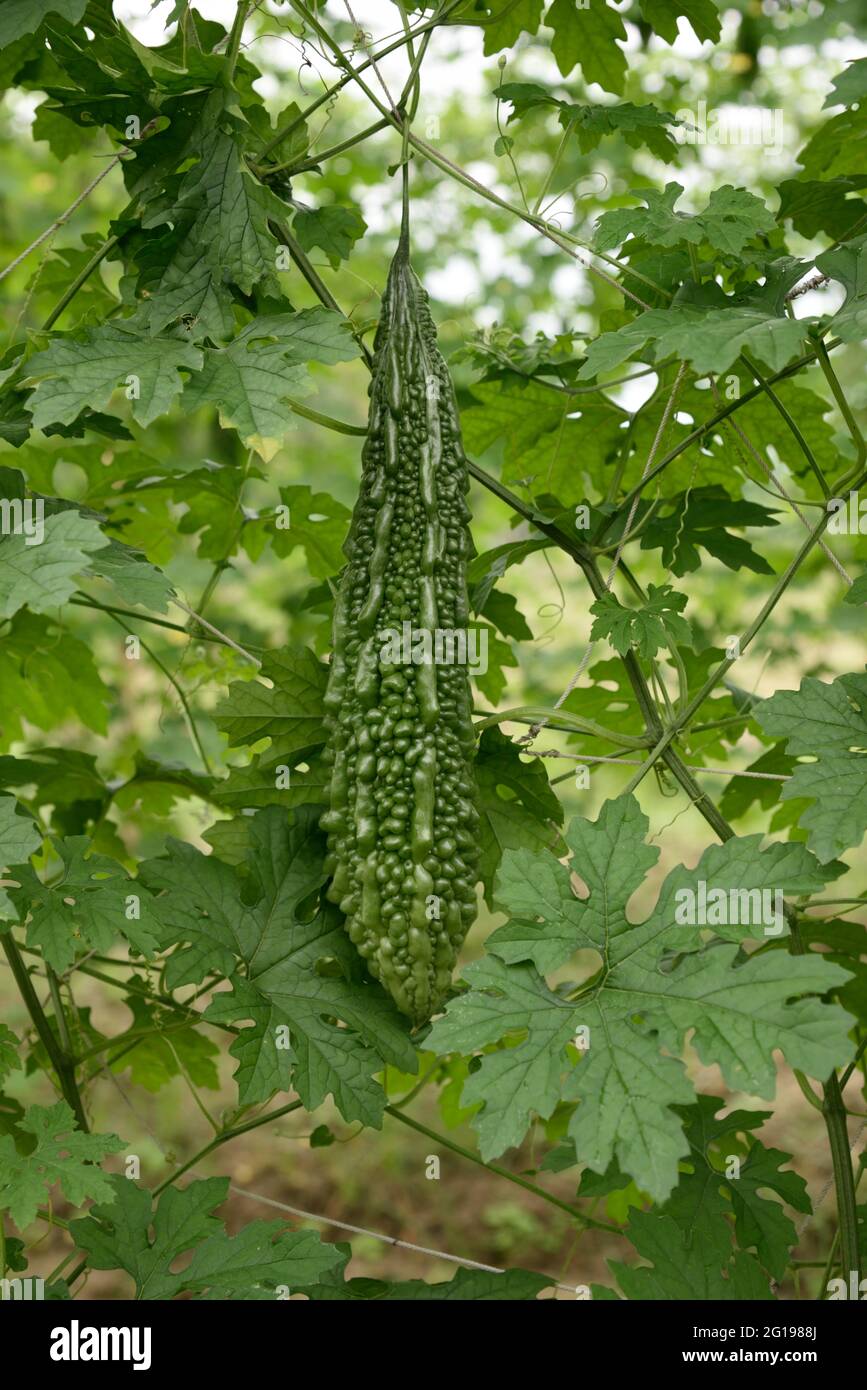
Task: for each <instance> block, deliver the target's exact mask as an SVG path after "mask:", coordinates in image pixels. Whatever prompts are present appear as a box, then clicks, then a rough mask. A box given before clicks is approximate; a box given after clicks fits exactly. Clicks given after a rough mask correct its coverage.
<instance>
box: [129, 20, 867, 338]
mask: <svg viewBox="0 0 867 1390" xmlns="http://www.w3.org/2000/svg"><path fill="white" fill-rule="evenodd" d="M766 3H767V0H766ZM350 4H351V7H352V12H353V15H354V16H355V18H356V19H357V20H358V22H359V24H360V25H361V26H362V27H363V28H364V29H365V30H366V31H367V32H368V33H370V34H371V35H372V36H373V41H374V46H377V45H378V44H380V43H381V42H382V40H383V38H384V37H386V36H391V35H396V34H397V33H398V32H399V30H400V16H399V12H398V10H397V8H396V7H395V6H394V5H392V4H391V3H390V2H389V0H350ZM195 8H196V9H197V10H198V11H199V12H200V13H201V14H203V15H204V16H205V17H206V18H208V19H215V20H219V21H220V22H221V23H223V24H224V25H226V26H227V27H228V25H230V24H231V21H232V19H233V17H234V14H235V8H236V6H235V0H195ZM342 8H343V7H342V6H340V5H332V6H330V13H331V14H332V15H335V16H336V15H338V14H340V12H341V9H342ZM816 8H817V11H818V9H819V7H818V6H817V7H816ZM114 9H115V13H116V15H117V17H118V18H119V19H120V20H121V21H122V22H123V23H125V24H127V25H128V26H129V27H130V29H131V30H132V32H133V33H134V34H135V36H136V38H138V39H139V40H140V41H141V42H143V43H146V44H150V45H157V44H159V43H161V42H164V40H165V34H166V30H165V18H166V16H167V15H168V14H169V13H170V3H169V0H162V3H159V4H157V5H156V7H155V8H151V0H115V5H114ZM263 9H264V10H265V12H266V13H269V14H272V15H273V16H274V20H275V23H274V28H275V30H276V29H277V27H278V26H281V27H285V26H286V24H287V22H288V21H289V20H290V19H291V17H292V11H291V9H290V8H289V6H286V5H284V6H280V7H279V9H276V10H275V9H273V7H272V6H270V5H268V4H267V3H266V5H265V6H264V7H263ZM723 14H724V30H723V38H724V39H726V38H730V37H731V35H732V34H733V32H734V31H735V28H736V25H737V23H738V20H739V15H737V14H736V13H735V12H733V11H729V12H727V13H726V12H725V10H724V9H723ZM345 17H346V18H347V19H348V18H349V16H348V14H346V15H345ZM627 29H628V30H629V31H630V33H629V39H628V42H627V49H631V48H634V47H636V46H637V42H638V38H637V32H636V31H635V30H633V29H632V26H631V25H627ZM248 32H249V31H248ZM651 42H652V44H653V45H654V46H655V48H656V50H657V51H658V52H659V53H660V54H661V55H663V59H662V60H663V61H664V62H665V64H666V71H671V72H674V73H678V72H680V73H681V74H682V75H683V76H687V75H689V76H690V77H692V78H693V79H695V77H696V74H695V72H694V68H695V66H696V65H697V64H699V65H702V66H703V65H704V63H706V62H707V61H708V57H710V58H711V59H712V58H713V57H714V54H713V45H711V44H701V43H699V42H698V40H697V39H696V38H695V35H694V34H693V32H692V29H691V28H690V27H689V25H688V24H687V23H686V22H685V21H684V20H680V34H679V37H678V39H677V41H676V43H675V44H674V45H671V46H670V45H668V44H664V43H662V41H661V40H658V39H653V40H652V41H651ZM865 51H867V47H865V45H864V44H862V43H859V42H858V41H857V40H854V39H852V40H846V41H838V40H828V41H827V42H826V43H824V44H823V45H822V53H821V59H822V61H818V62H817V56H818V55H817V54H816V53H815V52H814V51H813V50H812V49H810V48H808V47H805V46H790V47H783V48H781V49H771V50H769V51H768V53H767V55H765V54H764V53H763V55H762V59H763V64H762V66H763V68H764V67H765V66H766V65H767V64H771V63H773V65H774V88H775V90H777V91H779V92H781V93H782V97H783V101H784V103H785V105H786V106H788V109H789V110H793V109H795V107H796V106H797V109H799V110H800V111H803V112H805V113H806V114H807V115H809V116H811V117H812V116H816V115H818V113H819V111H820V109H821V106H822V102H823V100H824V97H825V95H826V93H827V91H828V88H829V82H830V77H831V76H832V75H833V73H834V72H835V71H839V70H841V69H842V68H843V67H844V66H845V64H846V62H847V61H849V60H851V59H852V58H855V57H859V56H862V55H863V54H864V53H865ZM445 52H447V53H448V54H449V57H448V60H444V59H443V58H441V57H439V56H438V55H439V54H443V53H445ZM250 56H251V58H252V59H253V61H256V59H257V56H258V57H261V58H262V59H264V58H265V57H266V56H267V61H268V63H269V64H270V65H272V66H273V67H274V68H275V69H276V70H278V71H279V70H285V71H286V72H287V73H291V74H292V75H293V76H294V75H295V74H296V73H297V72H298V69H299V66H300V59H301V46H300V43H297V42H295V41H294V40H293V39H292V37H291V35H289V34H288V33H287V35H286V37H282V38H281V37H274V38H270V37H268V38H262V39H259V40H257V41H255V42H254V43H253V44H252V45H251V47H250ZM311 56H312V58H313V60H314V61H315V62H316V63H317V67H318V70H319V72H320V74H321V77H322V79H323V84H327V83H329V82H333V81H334V79H335V76H336V75H337V74H336V70H335V68H333V67H332V66H330V65H329V64H326V63H321V62H320V61H319V60H318V57H317V55H316V54H315V53H313V54H311ZM720 56H721V55H719V54H717V55H716V57H717V60H718V61H719V60H720ZM723 60H724V58H723ZM765 60H767V63H766V62H765ZM495 64H496V57H487V58H486V57H484V56H483V54H482V33H481V31H480V30H473V29H472V28H470V27H468V26H454V27H447V28H445V29H444V30H442V31H440V32H439V33H438V34H435V35H434V38H433V40H432V42H431V45H430V48H429V50H428V54H427V56H426V58H425V66H424V88H423V107H422V111H421V113H420V115H421V116H422V119H424V118H427V117H430V116H432V115H438V114H440V113H441V112H443V111H444V110H445V109H446V107H448V106H449V105H450V103H451V102H452V101H453V98H454V94H455V91H456V90H457V91H459V92H460V94H461V101H462V104H463V105H464V106H465V107H466V108H467V109H468V110H469V111H472V113H473V115H477V114H478V113H480V112H481V110H482V108H483V106H485V107H487V108H488V109H489V110H491V115H492V116H493V110H492V103H491V98H490V88H491V85H492V83H491V76H492V74H493V73H495V72H496V68H495ZM378 66H379V67H380V71H381V72H382V74H383V77H384V78H385V81H386V83H387V84H388V86H389V88H390V90H392V91H393V92H396V91H397V90H399V89H400V87H401V85H402V83H403V80H404V78H405V76H406V72H407V61H406V57H405V55H404V53H403V51H399V52H397V53H395V54H393V55H390V56H389V57H386V58H385V59H383V61H382V62H381V63H380V64H379V65H378ZM515 69H516V72H515V76H516V77H517V71H518V70H519V71H520V77H521V79H522V80H528V79H532V78H533V77H538V78H540V79H545V80H547V81H548V82H549V83H553V82H554V81H555V80H557V78H558V74H557V73H556V69H555V67H554V64H553V60H552V59H551V57H550V55H549V54H546V53H545V52H544V51H543V50H542V49H541V48H537V49H535V50H534V49H532V48H528V49H525V50H522V51H521V53H520V59H519V61H518V62H516V63H515ZM508 76H509V74H508V73H507V79H508ZM368 80H369V81H371V83H372V84H373V85H374V86H375V85H376V81H375V78H374V76H373V74H372V73H371V72H369V73H368ZM304 85H305V87H306V89H307V90H308V91H309V92H310V93H311V99H312V96H314V95H315V94H316V92H317V90H321V88H319V87H318V86H317V81H316V77H315V76H314V74H313V73H312V72H311V71H310V69H307V70H306V72H305V78H304ZM562 85H564V86H565V87H566V88H568V87H569V85H570V82H569V81H568V80H567V81H566V82H565V83H564V84H562ZM582 85H583V84H582ZM661 85H662V78H661V76H660V75H657V74H651V75H650V78H649V80H648V81H647V83H646V85H645V90H644V96H645V97H646V99H647V100H649V101H652V100H653V99H654V96H655V94H656V93H655V89H657V88H659V87H661ZM694 85H700V83H699V84H694ZM257 86H258V88H259V90H260V91H261V92H262V95H263V96H264V97H265V98H266V99H272V98H277V97H278V96H279V90H278V84H277V83H276V82H275V81H274V79H273V78H271V77H269V76H266V77H264V78H263V79H262V81H261V83H258V84H257ZM586 91H587V99H589V100H590V101H601V102H611V101H612V100H614V98H613V97H612V96H611V94H610V93H606V92H604V91H603V90H602V89H601V88H600V87H598V86H596V85H595V84H591V85H590V86H588V87H587V88H586ZM786 97H790V100H789V101H788V102H787V101H786ZM507 110H508V108H506V111H507ZM721 110H722V112H723V119H724V120H725V122H726V123H729V122H731V123H732V124H735V125H737V123H738V122H739V121H740V120H742V119H749V115H748V110H747V108H746V107H745V106H742V107H739V106H738V105H731V106H727V107H725V108H721ZM506 111H504V112H503V113H502V120H503V121H504V122H505V117H506ZM371 119H375V116H374V115H373V114H372V115H371ZM783 121H784V138H783V149H782V151H780V152H779V153H777V152H775V151H774V150H773V149H769V148H767V147H760V146H755V145H754V146H746V145H744V146H737V145H727V146H726V145H720V146H709V145H707V146H704V147H703V149H702V152H701V153H702V159H701V165H698V164H692V163H688V164H687V165H686V166H685V167H684V168H678V169H677V171H676V173H675V172H674V171H672V170H671V169H670V168H669V169H668V170H667V171H663V170H662V166H659V165H657V164H656V161H654V160H653V159H652V157H651V156H650V155H649V154H645V153H644V152H643V151H637V152H636V155H635V166H636V167H637V168H639V169H641V171H642V172H647V173H650V172H652V171H654V172H661V173H662V181H666V182H667V181H668V180H669V179H671V178H676V179H677V181H678V182H680V183H683V184H684V185H685V186H686V195H685V199H684V205H685V206H689V198H690V193H691V191H692V190H696V194H697V196H698V197H700V196H701V194H702V193H705V194H706V193H707V192H709V191H710V188H712V187H713V186H714V184H721V183H726V182H732V183H735V184H749V182H750V177H751V171H755V172H756V173H757V172H758V171H759V170H760V169H761V170H762V172H764V173H765V174H768V173H771V174H773V173H774V171H775V169H778V170H779V176H780V177H781V178H782V177H791V176H792V175H793V173H795V172H796V170H794V169H793V168H792V159H793V155H794V153H795V152H796V150H797V148H798V145H799V136H798V132H797V131H796V130H795V129H793V128H792V126H791V123H790V125H789V128H788V129H786V128H785V109H784V111H783ZM434 143H436V144H437V145H438V146H439V147H440V148H441V149H442V150H443V152H444V153H445V154H447V155H448V154H449V153H450V151H449V148H448V123H447V122H443V126H442V132H441V135H440V138H439V140H437V141H434ZM604 151H605V146H604V142H603V145H602V146H601V147H600V149H599V151H598V152H597V154H598V165H599V167H600V169H603V170H604V169H605V167H606V165H605V153H604ZM525 161H526V168H527V170H528V173H529V177H530V179H531V181H532V179H533V175H534V174H535V173H537V170H536V169H534V165H533V156H532V153H529V154H528V153H527V152H523V153H522V155H521V162H522V172H523V168H524V165H525ZM468 167H469V171H470V172H471V173H472V174H473V176H474V177H475V178H477V179H479V180H480V181H481V182H483V183H484V184H486V186H488V187H490V188H493V189H495V190H496V191H497V192H498V193H499V194H500V195H501V196H503V197H505V198H507V199H509V200H510V201H513V202H514V201H516V200H517V196H518V195H517V191H516V189H515V188H514V186H513V184H512V182H511V181H509V182H507V181H506V180H507V179H511V171H510V169H509V166H508V164H507V163H506V161H505V160H500V161H495V160H494V158H493V156H492V155H491V156H490V157H486V158H483V159H480V160H478V161H475V162H473V163H471V164H470V165H469V166H468ZM538 174H539V177H543V176H544V162H542V163H541V164H540V165H539V168H538ZM618 191H625V190H624V189H621V188H620V187H619V186H618ZM472 196H473V195H472V194H465V192H464V190H457V192H456V196H455V197H444V198H442V199H439V200H437V203H436V204H435V205H434V206H431V207H430V208H429V209H428V208H426V209H425V218H424V219H420V220H418V221H417V223H416V230H415V236H416V240H418V241H419V243H420V244H422V245H424V246H425V247H426V248H427V249H429V248H430V247H432V246H433V245H434V244H439V245H440V246H444V245H448V244H449V243H451V244H452V245H454V231H455V226H456V223H455V210H456V206H457V198H458V197H459V198H460V199H461V201H463V199H464V197H469V198H472ZM357 199H358V202H359V203H360V205H361V208H362V212H363V214H364V217H365V220H366V221H367V223H368V225H369V226H370V227H371V228H372V229H375V230H381V229H383V228H384V227H387V226H389V225H391V224H393V221H394V189H393V186H392V184H391V181H389V180H383V182H382V183H381V184H379V185H376V186H374V187H372V188H371V187H363V188H360V189H358V190H357ZM572 207H573V204H572V202H571V200H569V199H563V201H562V202H561V203H560V204H559V205H558V208H557V209H556V211H555V212H554V213H553V214H552V215H553V216H556V215H557V214H558V213H559V215H560V216H562V218H563V222H564V225H565V226H569V225H570V222H571V213H572ZM462 235H463V236H465V237H466V235H467V231H466V227H465V224H462ZM470 235H471V236H472V238H473V245H472V248H471V249H472V255H467V254H463V255H462V254H460V253H455V254H451V255H449V256H448V259H447V260H446V261H445V263H444V264H443V265H442V266H441V267H440V268H439V269H437V270H433V271H431V270H429V271H428V274H427V275H426V281H427V287H428V289H429V290H430V292H431V294H432V295H433V296H434V298H435V299H436V300H438V301H439V302H440V303H441V304H449V303H450V304H462V303H464V302H465V301H466V300H468V299H469V300H471V301H472V300H474V299H476V298H477V296H478V292H479V267H480V266H481V267H483V268H484V274H485V279H486V280H488V282H489V283H490V282H491V281H492V280H494V279H496V278H497V277H499V276H502V277H505V278H507V279H508V280H510V281H511V282H512V283H514V284H521V283H522V282H523V283H526V281H527V280H528V278H529V273H528V272H527V271H526V269H525V267H524V265H523V264H522V261H521V257H520V247H521V245H522V244H525V243H526V242H528V241H530V240H532V239H533V238H534V237H535V236H536V235H537V234H536V233H535V232H534V231H533V230H532V229H531V228H530V227H527V226H526V225H524V224H520V223H518V222H517V221H516V225H515V228H514V229H513V232H511V233H510V238H509V245H508V246H507V245H505V244H504V240H503V237H502V236H501V235H499V234H498V233H495V232H494V231H493V229H492V228H491V227H490V225H489V224H485V222H484V221H483V220H480V221H479V222H477V223H476V225H475V226H474V228H473V229H472V231H471V233H470ZM551 289H552V292H553V294H554V295H555V296H556V297H557V299H558V300H560V301H561V302H564V303H567V304H571V305H573V306H574V309H575V313H574V318H575V321H576V326H577V327H580V326H582V325H581V311H580V306H581V304H582V302H586V298H587V295H586V271H584V270H583V269H582V267H581V266H580V265H577V264H576V263H575V262H574V261H564V263H563V264H562V265H561V266H558V267H557V268H556V269H555V270H554V273H553V275H552V280H551ZM797 307H798V313H799V317H801V316H804V315H808V314H810V313H827V312H828V311H829V310H830V309H831V308H832V307H835V306H832V305H831V304H830V302H829V295H828V292H827V291H826V292H825V293H824V294H822V295H811V294H808V295H804V296H803V297H802V298H800V299H799V300H798V301H797ZM476 317H477V320H478V322H479V324H480V326H484V325H486V324H490V323H491V322H492V321H493V319H494V318H495V314H494V313H493V312H492V311H490V312H489V311H487V309H486V306H484V305H482V306H479V308H478V310H477V313H476ZM559 328H560V322H559V320H558V318H557V316H556V315H535V316H533V318H532V321H531V322H529V323H528V324H527V330H528V336H529V335H532V333H533V332H535V331H536V330H541V331H543V332H549V333H551V332H556V331H558V330H559Z"/></svg>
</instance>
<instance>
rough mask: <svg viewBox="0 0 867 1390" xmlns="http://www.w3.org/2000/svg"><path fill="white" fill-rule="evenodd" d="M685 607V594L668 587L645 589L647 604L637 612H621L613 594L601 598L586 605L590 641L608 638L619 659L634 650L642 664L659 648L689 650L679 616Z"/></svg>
mask: <svg viewBox="0 0 867 1390" xmlns="http://www.w3.org/2000/svg"><path fill="white" fill-rule="evenodd" d="M686 604H687V597H686V594H679V593H678V592H677V591H676V590H675V589H672V587H671V585H670V584H661V585H658V586H657V585H656V584H650V585H648V589H647V602H646V603H645V604H644V605H643V606H642V607H641V608H624V606H623V604H622V603H621V602H620V601H619V599H617V598H616V597H615V596H614V594H611V593H608V594H604V595H603V597H602V598H598V599H597V600H596V602H595V603H591V605H590V612H591V613H595V615H596V619H595V621H594V623H593V626H592V628H591V629H590V636H591V639H593V640H594V641H595V640H597V639H598V638H601V637H608V638H609V639H610V641H611V645H612V647H613V648H614V650H615V651H616V652H619V653H620V655H621V656H625V655H626V653H627V652H628V651H630V650H631V649H632V648H633V647H635V648H636V650H637V651H638V654H639V656H642V657H643V658H644V659H645V660H646V661H651V660H652V659H653V657H655V656H656V653H657V652H658V651H659V650H660V648H661V647H669V646H680V645H683V646H687V647H691V646H692V631H691V629H690V626H689V623H688V622H687V621H686V618H684V617H682V616H681V614H682V612H683V610H684V608H685V607H686Z"/></svg>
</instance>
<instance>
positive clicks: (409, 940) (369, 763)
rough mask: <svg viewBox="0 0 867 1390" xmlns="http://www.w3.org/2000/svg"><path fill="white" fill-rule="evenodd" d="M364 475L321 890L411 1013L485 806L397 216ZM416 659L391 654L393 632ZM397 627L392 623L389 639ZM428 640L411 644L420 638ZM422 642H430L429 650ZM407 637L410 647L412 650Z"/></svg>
mask: <svg viewBox="0 0 867 1390" xmlns="http://www.w3.org/2000/svg"><path fill="white" fill-rule="evenodd" d="M369 394H370V410H369V421H368V434H367V438H366V440H365V444H364V449H363V453H362V477H361V485H360V491H359V496H358V500H357V502H356V505H355V509H354V511H353V516H352V522H351V525H350V529H349V536H348V539H347V542H346V545H345V547H344V551H345V554H346V557H347V560H348V564H347V565H346V568H345V569H344V571H343V574H342V577H341V580H340V584H339V589H338V594H337V600H336V605H335V615H334V629H333V656H332V661H331V668H330V674H329V680H328V687H327V691H326V695H325V711H326V715H325V720H326V729H327V733H328V742H327V747H326V753H325V756H326V759H327V760H329V761H330V765H331V769H330V806H329V809H328V810H327V811H326V812H325V814H324V816H323V818H322V827H323V829H324V830H326V831H327V834H328V857H327V860H326V868H327V870H328V872H329V873H330V874H331V875H332V879H331V884H330V887H329V889H328V896H329V898H330V899H331V900H332V901H334V902H337V903H339V905H340V907H341V909H342V911H343V913H344V914H345V921H346V928H347V930H348V932H349V935H350V938H351V939H352V941H353V942H354V943H355V945H356V947H357V948H358V951H359V952H360V954H361V955H362V956H363V957H364V959H365V960H366V962H367V966H368V969H369V970H370V972H371V973H372V974H373V975H374V976H375V977H376V978H377V979H379V980H380V981H381V983H382V984H383V986H384V987H385V988H386V989H387V990H388V991H389V993H390V994H391V996H392V998H393V999H394V1000H395V1002H396V1004H397V1005H398V1008H400V1009H401V1011H402V1012H403V1013H405V1014H408V1015H409V1017H410V1018H412V1020H413V1022H414V1023H416V1024H419V1023H422V1022H424V1021H425V1020H427V1019H428V1018H430V1017H431V1015H432V1014H433V1013H434V1012H435V1011H436V1009H437V1007H438V1005H439V1004H440V1003H441V1001H442V999H443V997H444V995H445V994H446V992H447V990H448V987H449V984H450V981H451V975H452V970H453V967H454V964H455V959H456V956H457V952H458V949H459V947H460V945H461V943H462V941H463V940H464V937H465V936H466V933H467V931H468V929H469V926H470V924H471V922H472V920H473V917H474V915H475V911H476V896H475V883H476V864H477V857H478V823H479V817H478V812H477V810H476V807H475V804H474V801H475V781H474V777H473V770H472V759H473V754H474V749H475V738H474V733H473V727H472V720H471V699H470V688H469V675H468V670H467V666H466V665H465V664H461V663H459V662H454V661H452V662H451V664H446V663H445V662H440V664H438V663H437V661H436V660H435V659H428V660H425V659H422V660H421V661H419V660H418V652H419V650H421V651H422V656H424V650H425V642H424V634H427V636H428V638H430V639H434V638H435V635H436V634H443V635H444V637H445V641H444V642H440V643H439V644H437V643H436V642H435V641H433V655H434V656H435V655H436V651H437V646H439V649H440V650H441V651H442V652H445V653H446V654H448V653H449V635H451V637H452V642H453V645H452V646H451V654H452V656H453V655H454V652H455V650H456V649H457V650H458V651H459V650H460V644H459V643H458V644H457V647H456V646H455V644H454V636H455V634H456V633H458V632H462V633H464V634H465V633H466V629H467V623H468V604H467V590H466V562H467V558H468V557H469V556H471V555H472V554H473V553H474V552H473V545H472V540H471V538H470V533H469V529H468V522H469V519H470V510H469V507H468V505H467V501H466V493H467V492H468V490H469V478H468V473H467V463H466V458H465V456H464V452H463V446H462V443H461V434H460V425H459V422H458V413H457V407H456V404H455V397H454V390H453V387H452V383H451V380H450V377H449V373H448V369H447V367H446V364H445V362H444V360H443V358H442V356H441V355H440V352H439V350H438V347H437V341H436V329H435V326H434V322H433V319H432V317H431V313H430V308H429V305H428V297H427V294H426V293H425V291H424V290H423V288H422V286H421V284H420V283H419V281H418V279H417V278H416V276H415V274H414V272H413V270H412V268H411V265H410V260H409V239H408V235H407V231H406V225H404V229H403V232H402V234H401V238H400V242H399V244H398V248H397V251H396V253H395V256H394V259H393V261H392V264H391V268H390V271H389V276H388V283H387V286H386V290H385V294H384V296H383V300H382V313H381V316H380V320H379V325H378V328H377V332H376V336H375V339H374V354H373V364H372V374H371V382H370V388H369ZM395 633H397V634H401V636H402V637H403V636H409V638H410V639H411V641H412V643H413V646H412V649H411V650H412V651H414V652H415V659H414V660H410V661H409V662H407V661H405V660H404V661H402V662H395V660H394V652H395V646H394V641H393V634H395ZM389 634H392V639H391V642H390V641H389ZM419 639H421V640H419ZM431 646H432V641H428V643H427V646H426V649H427V652H428V656H429V657H431ZM406 655H407V648H406V647H405V649H404V657H405V656H406Z"/></svg>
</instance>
